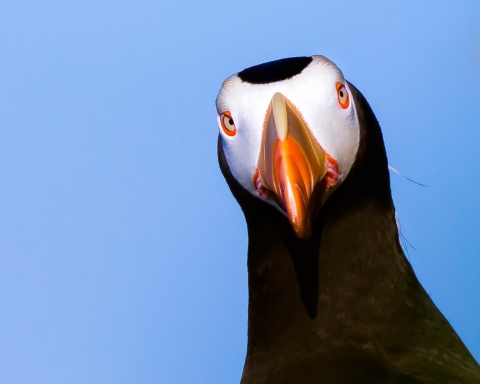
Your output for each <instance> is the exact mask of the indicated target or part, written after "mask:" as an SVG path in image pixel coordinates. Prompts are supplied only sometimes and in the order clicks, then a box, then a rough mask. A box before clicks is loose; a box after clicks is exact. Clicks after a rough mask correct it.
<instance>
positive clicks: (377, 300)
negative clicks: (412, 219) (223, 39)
mask: <svg viewBox="0 0 480 384" xmlns="http://www.w3.org/2000/svg"><path fill="white" fill-rule="evenodd" d="M216 106H217V112H218V125H219V128H220V135H219V140H218V159H219V164H220V168H221V170H222V173H223V175H224V177H225V179H226V181H227V183H228V186H229V188H230V190H231V191H232V193H233V195H234V197H235V199H236V200H237V201H238V203H239V205H240V207H241V209H242V211H243V213H244V215H245V218H246V222H247V228H248V262H247V264H248V288H249V304H248V344H247V356H246V359H245V366H244V370H243V375H242V379H241V384H266V383H269V384H270V383H272V384H290V383H295V384H297V383H300V384H311V383H312V384H313V383H315V384H347V383H348V384H363V383H365V384H367V383H368V384H377V383H378V384H380V383H382V384H387V383H388V384H393V383H397V384H400V383H401V384H407V383H408V384H413V383H436V384H453V383H480V367H479V365H478V363H477V362H476V361H475V359H474V358H473V356H472V355H471V354H470V352H469V351H468V349H467V348H466V347H465V345H464V344H463V342H462V341H461V339H460V338H459V336H458V335H457V334H456V333H455V331H454V330H453V328H452V327H451V325H450V324H449V322H448V321H447V320H446V319H445V317H444V316H443V315H442V314H441V312H440V311H439V310H438V309H437V307H436V306H435V304H434V303H433V302H432V300H431V299H430V297H429V296H428V294H427V293H426V292H425V290H424V288H423V287H422V286H421V284H420V283H419V281H418V279H417V277H416V276H415V273H414V271H413V269H412V267H411V265H410V263H409V262H408V260H407V259H406V257H405V255H404V253H403V250H402V247H401V246H400V242H399V233H398V227H397V222H396V217H395V208H394V205H393V201H392V196H391V190H390V178H389V170H388V161H387V155H386V152H385V146H384V143H383V137H382V132H381V129H380V126H379V123H378V122H377V120H376V118H375V115H374V114H373V112H372V109H371V108H370V106H369V104H368V102H367V101H366V99H365V98H364V96H363V95H362V94H361V93H360V91H359V90H357V89H356V88H355V87H354V86H353V85H352V84H351V83H349V82H348V81H346V80H345V78H344V77H343V74H342V72H341V71H340V70H339V68H338V67H337V66H336V65H335V64H334V63H333V62H332V61H330V60H329V59H327V58H326V57H324V56H311V57H294V58H287V59H281V60H277V61H272V62H268V63H265V64H261V65H256V66H253V67H250V68H247V69H245V70H243V71H241V72H239V73H237V74H234V75H232V76H231V77H229V78H228V79H226V80H225V81H224V82H223V84H222V86H221V89H220V92H219V94H218V96H217V100H216Z"/></svg>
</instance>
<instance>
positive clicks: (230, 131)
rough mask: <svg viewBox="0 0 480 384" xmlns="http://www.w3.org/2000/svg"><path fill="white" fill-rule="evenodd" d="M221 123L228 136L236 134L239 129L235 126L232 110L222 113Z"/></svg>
mask: <svg viewBox="0 0 480 384" xmlns="http://www.w3.org/2000/svg"><path fill="white" fill-rule="evenodd" d="M220 123H221V124H222V129H223V132H225V134H227V135H228V136H235V135H236V133H237V129H236V128H235V123H234V121H233V118H232V115H231V114H230V112H228V111H226V112H223V113H222V114H221V115H220Z"/></svg>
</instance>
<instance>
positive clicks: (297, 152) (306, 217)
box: [216, 56, 360, 239]
mask: <svg viewBox="0 0 480 384" xmlns="http://www.w3.org/2000/svg"><path fill="white" fill-rule="evenodd" d="M216 106H217V112H218V125H219V128H220V135H221V138H222V147H223V151H224V153H225V158H226V160H227V163H228V166H229V168H230V171H231V173H232V175H233V177H235V179H236V180H237V181H238V182H239V183H240V184H241V185H242V186H243V188H245V189H246V190H248V191H249V192H251V193H252V194H253V195H255V196H257V197H258V198H259V199H262V200H264V201H265V202H267V203H269V204H271V205H273V206H275V207H276V208H277V209H278V210H280V211H281V212H282V213H284V214H285V215H286V216H287V217H288V219H289V221H290V223H291V224H292V227H293V229H294V231H295V233H296V234H297V236H298V237H300V238H304V239H307V238H309V237H310V235H311V225H312V220H313V218H314V216H315V215H316V213H317V212H318V210H319V209H320V207H321V205H322V203H323V202H324V201H325V199H327V198H328V196H329V195H330V194H331V193H332V192H333V190H334V189H335V187H337V186H338V185H339V184H340V183H341V182H342V180H344V179H345V177H346V176H347V174H348V172H349V170H350V168H351V167H352V164H353V162H354V160H355V156H356V153H357V149H358V145H359V136H360V128H359V123H358V118H357V112H356V109H355V104H354V100H353V98H351V97H350V90H349V86H348V83H347V82H346V81H345V79H344V77H343V74H342V72H341V71H340V70H339V69H338V68H337V66H336V65H335V64H334V63H333V62H331V61H330V60H328V59H327V58H325V57H323V56H311V57H296V58H288V59H282V60H277V61H272V62H269V63H265V64H261V65H257V66H254V67H251V68H247V69H245V70H243V71H241V72H239V73H237V74H235V75H232V76H230V77H229V78H228V79H227V80H225V81H224V82H223V84H222V87H221V89H220V92H219V94H218V96H217V100H216Z"/></svg>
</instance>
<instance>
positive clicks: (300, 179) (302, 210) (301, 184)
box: [273, 137, 313, 238]
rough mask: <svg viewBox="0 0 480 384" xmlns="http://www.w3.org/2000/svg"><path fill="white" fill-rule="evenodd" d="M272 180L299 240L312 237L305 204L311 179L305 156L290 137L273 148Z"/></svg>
mask: <svg viewBox="0 0 480 384" xmlns="http://www.w3.org/2000/svg"><path fill="white" fill-rule="evenodd" d="M273 180H274V183H275V189H276V190H277V191H279V192H280V196H279V197H280V199H281V200H282V202H283V203H284V205H285V210H286V213H287V215H288V218H289V220H290V223H291V224H292V227H293V230H294V231H295V233H296V234H297V236H298V237H300V238H309V237H310V235H311V233H310V232H311V215H310V210H309V209H308V203H309V201H310V196H311V194H312V187H313V185H312V184H313V180H312V176H311V172H310V168H309V166H308V163H307V161H306V159H305V155H304V154H303V152H302V150H301V149H300V147H299V145H298V144H297V143H296V142H295V141H294V140H293V139H292V138H290V137H287V138H286V139H285V140H283V141H280V140H276V141H275V144H274V149H273Z"/></svg>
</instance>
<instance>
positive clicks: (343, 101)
mask: <svg viewBox="0 0 480 384" xmlns="http://www.w3.org/2000/svg"><path fill="white" fill-rule="evenodd" d="M337 97H338V104H340V107H342V108H343V109H347V108H348V106H349V105H350V96H349V95H348V91H347V88H346V87H345V85H343V84H342V83H337Z"/></svg>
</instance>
